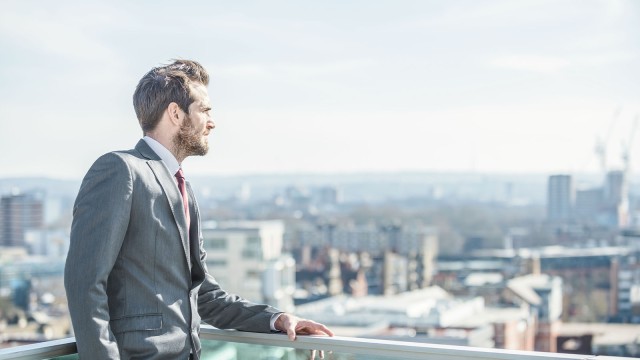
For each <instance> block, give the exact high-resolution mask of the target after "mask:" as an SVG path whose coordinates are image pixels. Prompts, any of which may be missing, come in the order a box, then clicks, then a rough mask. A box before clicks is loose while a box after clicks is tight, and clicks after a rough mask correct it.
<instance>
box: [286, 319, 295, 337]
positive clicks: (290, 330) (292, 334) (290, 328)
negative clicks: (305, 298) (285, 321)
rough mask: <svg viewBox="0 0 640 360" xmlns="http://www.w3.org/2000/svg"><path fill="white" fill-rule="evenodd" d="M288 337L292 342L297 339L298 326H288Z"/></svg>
mask: <svg viewBox="0 0 640 360" xmlns="http://www.w3.org/2000/svg"><path fill="white" fill-rule="evenodd" d="M287 335H288V336H289V340H291V341H294V340H295V339H296V324H292V323H289V325H288V326H287Z"/></svg>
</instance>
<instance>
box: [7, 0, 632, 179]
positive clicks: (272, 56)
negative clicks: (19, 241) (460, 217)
mask: <svg viewBox="0 0 640 360" xmlns="http://www.w3.org/2000/svg"><path fill="white" fill-rule="evenodd" d="M0 54H1V55H0V154H1V155H0V169H1V170H0V177H18V176H47V177H54V178H63V179H79V178H81V177H82V176H83V175H84V173H85V172H86V171H87V170H88V168H89V167H90V166H91V164H92V163H93V161H94V160H95V159H96V158H97V157H98V156H100V155H101V154H103V153H106V152H109V151H112V150H119V149H129V148H132V147H133V146H135V144H136V142H137V141H138V140H139V139H140V137H141V130H140V128H139V126H138V123H137V120H136V117H135V113H134V110H133V106H132V100H131V99H132V94H133V91H134V89H135V86H136V84H137V82H138V80H139V79H140V78H141V77H142V75H144V73H146V72H147V71H148V70H150V69H151V68H152V67H154V66H157V65H160V64H165V63H167V62H169V61H170V60H171V59H173V58H187V59H194V60H197V61H199V62H201V63H202V64H203V65H204V66H205V67H206V68H207V69H208V71H209V73H210V75H211V77H212V81H211V84H210V86H209V93H210V95H211V101H212V104H213V108H214V109H213V117H214V121H215V122H216V129H215V130H214V131H213V133H212V135H211V136H210V139H209V140H210V144H211V150H210V153H209V154H208V155H207V156H205V157H198V158H189V159H187V160H186V161H185V163H184V164H183V165H184V168H185V172H186V173H187V174H199V175H204V174H211V175H231V174H256V173H258V174H259V173H291V172H311V173H326V172H329V173H354V172H372V171H373V172H395V171H412V172H414V171H419V172H478V173H495V172H499V173H528V172H532V173H533V172H535V173H541V172H542V173H558V172H562V173H575V172H578V173H579V172H597V171H600V168H601V166H600V163H599V161H598V158H597V157H596V156H595V153H594V148H595V145H596V142H597V140H598V139H600V141H601V142H603V143H605V144H606V148H607V154H608V156H607V166H608V167H620V166H621V165H622V162H621V160H620V159H621V149H622V145H623V144H626V143H629V141H630V139H632V138H637V137H638V136H640V134H636V136H634V137H632V136H631V135H632V132H633V131H632V129H633V122H634V118H635V117H637V116H638V115H639V114H640V96H639V94H640V66H639V65H640V2H639V1H634V0H551V1H546V0H519V1H512V0H442V1H422V0H420V1H397V0H392V1H375V0H373V1H372V0H368V1H340V0H325V1H293V0H291V1H277V0H276V1H233V2H230V1H190V2H187V3H177V2H175V1H135V2H133V1H108V2H107V1H104V2H90V3H89V2H86V1H56V2H51V1H29V0H20V1H7V0H5V1H3V4H2V12H0ZM639 127H640V126H639ZM638 131H639V132H640V129H639V130H638ZM635 142H636V143H637V142H638V141H635ZM632 145H633V142H632ZM630 158H631V169H632V171H634V169H635V171H636V172H640V144H635V145H634V146H632V147H631V157H630Z"/></svg>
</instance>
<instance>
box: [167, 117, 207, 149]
mask: <svg viewBox="0 0 640 360" xmlns="http://www.w3.org/2000/svg"><path fill="white" fill-rule="evenodd" d="M184 120H185V121H184V122H183V123H182V125H181V126H180V130H179V131H178V133H177V134H176V135H175V136H174V137H173V145H174V146H175V149H176V150H177V152H178V153H180V154H183V155H184V156H185V157H187V156H191V155H198V156H202V155H206V154H207V152H209V143H208V142H207V138H206V137H205V136H204V135H203V134H202V132H200V131H198V130H197V129H196V128H195V126H194V125H193V122H192V121H191V118H190V117H189V116H188V115H187V116H186V118H185V119H184Z"/></svg>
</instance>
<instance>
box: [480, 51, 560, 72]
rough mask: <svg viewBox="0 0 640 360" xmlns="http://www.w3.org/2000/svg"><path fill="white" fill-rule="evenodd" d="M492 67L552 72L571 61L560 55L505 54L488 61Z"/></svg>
mask: <svg viewBox="0 0 640 360" xmlns="http://www.w3.org/2000/svg"><path fill="white" fill-rule="evenodd" d="M489 64H490V65H491V66H492V67H496V68H501V69H511V70H522V71H530V72H537V73H552V72H557V71H560V70H563V69H565V68H567V67H568V66H570V65H571V61H569V60H568V59H566V58H562V57H553V56H538V55H507V56H500V57H496V58H494V59H491V60H490V61H489Z"/></svg>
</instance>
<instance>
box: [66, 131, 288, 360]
mask: <svg viewBox="0 0 640 360" xmlns="http://www.w3.org/2000/svg"><path fill="white" fill-rule="evenodd" d="M187 192H188V196H189V206H190V214H191V224H190V233H189V234H187V224H186V216H185V214H184V211H183V205H182V198H181V195H180V192H179V190H178V187H177V185H176V183H175V180H174V176H173V174H170V173H169V171H168V170H167V168H166V167H165V166H164V164H163V162H162V160H160V158H159V157H158V155H156V153H155V152H154V151H153V150H151V148H150V147H149V146H148V145H147V143H146V142H145V141H143V140H140V142H138V144H137V145H136V147H135V149H133V150H129V151H118V152H112V153H108V154H106V155H103V156H102V157H100V158H99V159H98V160H97V161H96V162H95V163H94V164H93V166H92V167H91V169H90V170H89V172H88V173H87V175H86V176H85V178H84V180H83V182H82V186H81V187H80V192H79V193H78V197H77V199H76V202H75V205H74V209H73V224H72V227H71V245H70V248H69V254H68V256H67V263H66V267H65V289H66V291H67V297H68V300H69V311H70V313H71V320H72V323H73V327H74V331H75V335H76V341H77V346H78V353H79V354H80V357H81V359H134V358H135V359H172V360H174V359H187V358H188V357H189V354H190V353H193V354H194V357H195V358H196V359H198V358H199V355H200V341H199V338H198V333H199V331H200V319H201V318H202V320H204V321H206V322H207V323H209V324H211V325H213V326H215V327H218V328H223V329H225V328H233V329H238V330H244V331H254V332H269V331H270V327H269V321H270V319H271V316H272V315H273V314H274V313H277V312H278V311H277V310H276V309H274V308H271V307H269V306H266V305H257V304H253V303H250V302H248V301H246V300H244V299H242V298H240V297H238V296H235V295H231V294H228V293H226V292H225V291H224V290H222V289H221V288H220V286H219V285H218V283H217V282H216V280H215V279H214V278H213V277H212V276H211V275H210V274H209V273H208V272H207V267H206V265H205V258H206V253H205V251H204V249H203V242H202V233H201V231H200V213H199V209H198V205H197V203H196V199H195V197H194V195H193V191H192V190H191V187H190V186H189V184H188V183H187ZM187 235H188V236H187Z"/></svg>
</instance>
